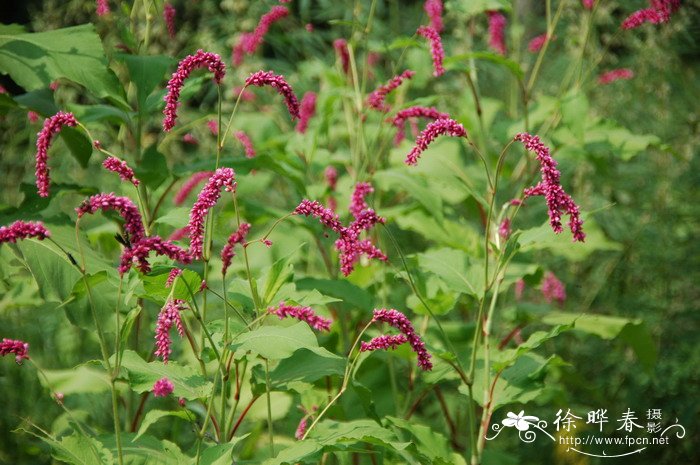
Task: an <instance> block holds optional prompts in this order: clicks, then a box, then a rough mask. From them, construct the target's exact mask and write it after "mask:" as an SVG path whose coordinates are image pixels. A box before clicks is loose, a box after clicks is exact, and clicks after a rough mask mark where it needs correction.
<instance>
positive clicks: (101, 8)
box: [95, 0, 109, 16]
mask: <svg viewBox="0 0 700 465" xmlns="http://www.w3.org/2000/svg"><path fill="white" fill-rule="evenodd" d="M95 13H97V16H104V15H108V14H109V2H108V1H107V0H97V5H96V8H95Z"/></svg>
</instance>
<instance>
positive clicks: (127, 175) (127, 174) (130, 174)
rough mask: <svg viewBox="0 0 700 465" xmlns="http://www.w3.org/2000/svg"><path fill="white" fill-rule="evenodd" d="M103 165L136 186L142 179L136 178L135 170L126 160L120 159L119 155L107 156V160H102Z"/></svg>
mask: <svg viewBox="0 0 700 465" xmlns="http://www.w3.org/2000/svg"><path fill="white" fill-rule="evenodd" d="M102 166H103V167H104V168H105V169H106V170H108V171H112V172H113V173H117V174H118V175H119V177H120V178H122V180H123V181H128V182H130V183H131V184H133V185H134V186H138V185H139V183H140V181H139V180H138V179H136V175H135V174H134V170H132V169H131V168H129V165H127V164H126V162H125V161H124V160H120V159H118V158H117V157H112V156H110V157H107V158H106V159H105V161H103V162H102Z"/></svg>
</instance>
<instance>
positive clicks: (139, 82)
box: [115, 53, 174, 110]
mask: <svg viewBox="0 0 700 465" xmlns="http://www.w3.org/2000/svg"><path fill="white" fill-rule="evenodd" d="M115 58H116V59H117V60H122V61H124V63H126V67H127V68H128V69H129V77H131V80H132V82H133V83H134V84H135V85H136V99H137V101H138V103H139V108H141V109H142V110H145V109H146V99H147V98H148V96H149V95H151V92H153V90H154V89H155V88H156V86H158V84H160V83H161V82H162V81H163V79H164V77H165V75H166V73H167V72H168V69H169V68H170V67H171V66H172V65H173V63H174V60H173V59H172V58H170V57H168V56H165V55H150V56H145V55H127V54H121V53H120V54H117V55H115Z"/></svg>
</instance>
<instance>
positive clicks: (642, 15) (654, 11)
mask: <svg viewBox="0 0 700 465" xmlns="http://www.w3.org/2000/svg"><path fill="white" fill-rule="evenodd" d="M650 3H651V5H650V7H649V8H644V9H642V10H637V11H635V12H634V13H632V14H631V15H629V16H628V17H627V18H626V19H625V20H624V21H623V22H622V26H621V27H622V29H635V28H637V27H639V26H641V25H642V24H644V23H651V24H661V23H667V22H668V21H669V20H670V19H671V15H673V14H674V13H675V12H676V11H678V9H679V8H680V6H681V2H680V0H651V2H650Z"/></svg>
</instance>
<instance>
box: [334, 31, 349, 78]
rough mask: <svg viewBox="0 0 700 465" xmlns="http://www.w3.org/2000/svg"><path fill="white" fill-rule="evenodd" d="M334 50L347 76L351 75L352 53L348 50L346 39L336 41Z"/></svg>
mask: <svg viewBox="0 0 700 465" xmlns="http://www.w3.org/2000/svg"><path fill="white" fill-rule="evenodd" d="M333 48H334V49H335V53H336V55H338V58H340V65H341V66H342V68H343V72H344V73H345V74H350V51H349V50H348V41H347V40H345V39H335V40H334V41H333Z"/></svg>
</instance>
